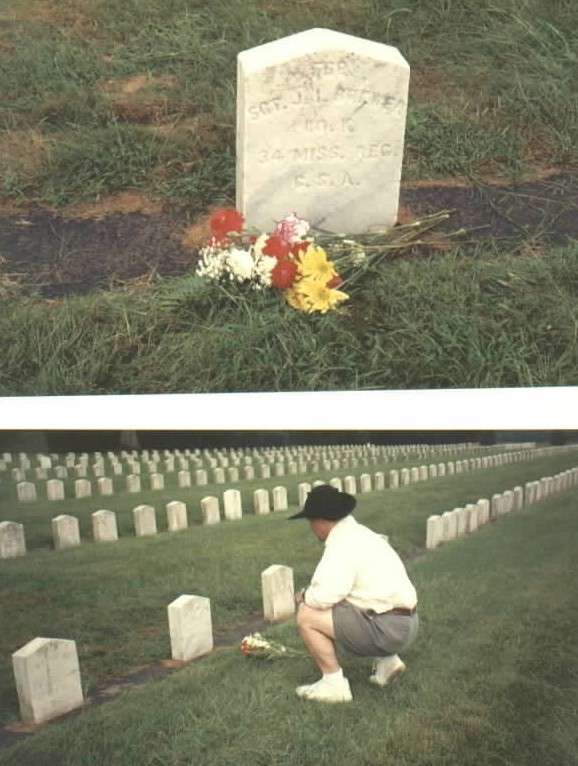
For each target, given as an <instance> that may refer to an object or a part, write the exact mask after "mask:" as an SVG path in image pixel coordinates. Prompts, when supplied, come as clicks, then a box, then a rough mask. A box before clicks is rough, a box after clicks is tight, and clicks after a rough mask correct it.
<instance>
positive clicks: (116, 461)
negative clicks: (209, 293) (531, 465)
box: [0, 443, 534, 502]
mask: <svg viewBox="0 0 578 766" xmlns="http://www.w3.org/2000/svg"><path fill="white" fill-rule="evenodd" d="M516 446H517V448H518V449H521V448H523V446H524V445H516ZM527 446H534V445H533V444H528V445H527ZM507 448H508V445H503V449H507ZM488 449H489V447H481V446H479V445H477V444H474V443H463V444H448V445H436V446H433V447H432V446H427V445H406V446H399V447H385V446H379V447H378V446H375V445H356V446H348V445H336V446H333V447H331V446H329V447H327V446H313V447H296V448H290V447H286V448H281V449H274V450H271V449H269V450H267V449H265V450H262V451H259V450H252V452H251V454H244V453H242V452H234V451H231V452H230V453H229V454H226V453H224V452H221V451H219V450H215V451H214V452H211V451H209V450H204V451H203V452H202V453H201V452H200V451H199V450H196V451H195V452H193V453H191V451H190V450H185V451H184V452H181V451H180V450H175V451H174V453H171V452H170V451H169V450H164V451H163V453H162V454H161V453H159V452H158V450H153V451H152V452H149V451H148V450H144V451H143V452H141V454H140V455H139V454H138V453H136V452H132V453H127V452H125V451H123V452H121V453H120V457H119V456H118V455H117V454H116V453H114V452H108V453H107V454H106V456H103V455H102V453H99V452H95V453H94V455H93V462H92V463H90V456H89V455H88V453H82V454H80V455H76V454H75V453H69V454H68V455H66V457H65V458H64V463H62V462H61V460H62V459H61V458H60V456H59V455H42V454H38V455H37V456H36V459H35V460H34V459H33V458H31V457H29V456H28V455H26V454H25V453H20V454H19V455H18V456H17V457H16V459H14V458H13V456H12V455H11V454H10V453H4V455H3V458H2V459H1V460H0V477H1V476H2V475H6V476H8V477H9V478H11V479H12V481H14V482H17V483H19V484H22V496H21V497H20V498H19V499H20V500H21V501H22V502H33V501H34V500H35V499H36V494H35V492H34V491H33V490H31V489H30V487H29V486H28V485H29V484H32V483H33V482H32V481H30V482H27V479H28V476H27V473H28V472H30V471H33V474H34V475H33V477H31V478H33V479H36V480H38V481H43V480H47V481H50V480H51V479H53V478H54V479H60V480H65V479H68V478H69V477H70V476H71V475H72V476H74V477H76V478H88V477H89V472H90V478H96V479H98V478H107V477H108V476H110V475H112V476H123V475H125V473H126V474H127V476H126V479H127V489H128V491H131V487H130V486H128V482H129V479H130V477H131V476H140V475H141V473H142V472H143V471H146V472H147V473H148V475H149V481H151V483H152V481H153V479H155V478H156V477H157V475H161V476H163V475H167V474H171V473H175V472H177V473H178V476H179V480H180V479H181V476H182V481H183V486H189V484H188V483H187V482H190V479H191V473H190V469H191V467H192V468H193V469H196V470H194V476H195V481H196V484H197V485H199V486H201V485H205V484H208V483H209V476H210V475H211V476H212V480H213V483H215V484H223V483H225V481H226V480H228V481H238V480H239V477H240V473H239V472H240V471H242V473H243V478H244V479H249V480H250V479H254V478H255V475H256V474H258V475H259V476H260V478H270V476H271V475H272V474H273V475H277V476H284V475H285V474H292V475H295V474H301V473H307V472H315V471H317V470H319V469H320V468H321V469H322V470H331V468H335V467H340V466H341V467H352V468H355V467H356V466H357V465H358V464H360V463H361V464H365V465H368V464H373V465H376V464H378V463H380V462H384V463H386V462H388V461H389V460H398V459H407V458H409V457H411V456H412V455H414V454H415V455H419V456H420V457H421V458H422V459H424V458H426V457H427V456H428V455H430V456H433V455H435V454H440V453H441V454H447V453H449V452H452V453H455V454H456V455H459V454H460V453H462V452H465V451H467V452H470V453H472V454H483V453H484V452H487V451H488ZM34 462H36V463H37V465H33V463H34ZM13 463H14V465H13ZM337 463H339V464H340V465H337ZM49 474H52V476H50V475H49ZM187 474H188V476H187ZM53 486H54V487H55V488H56V487H58V486H59V485H57V484H53ZM99 486H102V487H103V488H106V487H108V486H109V484H108V483H105V482H103V483H102V484H101V485H99ZM99 491H101V490H99ZM106 493H107V490H106V489H104V490H103V491H102V494H106ZM54 494H55V495H56V494H57V491H55V493H54ZM49 499H51V498H49ZM53 499H62V498H56V497H54V498H53Z"/></svg>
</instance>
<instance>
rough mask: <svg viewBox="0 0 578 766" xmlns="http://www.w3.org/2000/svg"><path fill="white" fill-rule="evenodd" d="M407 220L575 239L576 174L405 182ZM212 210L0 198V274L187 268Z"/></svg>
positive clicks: (151, 272)
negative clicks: (55, 206) (55, 207)
mask: <svg viewBox="0 0 578 766" xmlns="http://www.w3.org/2000/svg"><path fill="white" fill-rule="evenodd" d="M401 205H402V208H401V210H402V215H403V218H404V220H407V219H411V218H414V217H417V216H420V215H425V214H427V213H434V212H437V211H440V210H448V211H451V215H450V217H449V219H448V221H447V222H446V223H445V224H444V225H443V226H441V227H439V229H438V231H443V230H446V231H452V232H454V231H457V230H459V229H462V228H463V229H466V230H467V234H466V235H465V240H466V241H467V242H470V243H474V242H482V241H484V240H488V239H490V238H492V239H493V240H494V241H495V242H496V244H497V246H498V248H499V250H500V251H501V252H504V253H507V252H510V251H511V250H512V249H515V248H517V247H519V246H520V244H522V243H524V242H527V243H529V244H531V245H532V246H534V247H539V246H549V245H556V244H566V243H568V242H570V241H573V240H574V241H575V240H578V172H576V171H567V172H560V171H558V172H552V173H550V174H544V175H543V176H541V177H539V178H535V179H532V180H527V181H524V182H521V183H519V184H516V185H513V186H501V185H499V184H497V183H491V182H490V183H487V184H479V183H477V184H476V185H475V186H466V185H463V184H460V183H457V182H455V181H453V180H451V179H449V180H447V181H445V182H438V183H427V184H422V183H416V184H412V185H406V186H405V188H404V189H403V191H402V195H401ZM206 221H207V215H206V211H201V210H167V209H163V207H162V205H161V204H160V203H157V202H155V201H154V200H149V199H146V198H143V197H141V196H139V195H137V194H122V195H119V196H117V197H114V198H110V199H104V200H101V201H100V203H98V204H95V205H86V204H85V205H78V206H75V207H74V208H71V209H69V210H64V211H59V212H55V211H52V210H49V209H42V208H35V209H31V208H26V209H25V208H15V207H8V206H4V207H2V206H0V275H2V274H3V275H4V276H5V277H8V278H11V279H14V280H16V281H18V282H21V283H23V284H26V285H30V286H34V287H35V288H36V289H37V290H38V294H39V295H40V296H41V297H43V298H47V299H60V298H64V297H67V296H71V295H83V294H86V293H88V292H90V291H91V290H94V289H108V288H111V287H115V286H120V285H123V284H126V283H130V282H134V281H135V280H136V281H138V280H141V281H145V280H148V279H152V278H154V277H155V276H157V275H158V276H165V277H166V276H178V275H182V274H186V273H187V272H190V271H191V270H192V269H193V268H194V266H195V262H196V252H197V249H198V247H199V246H200V245H201V244H202V243H203V242H204V241H206V239H207V237H208V227H207V224H206Z"/></svg>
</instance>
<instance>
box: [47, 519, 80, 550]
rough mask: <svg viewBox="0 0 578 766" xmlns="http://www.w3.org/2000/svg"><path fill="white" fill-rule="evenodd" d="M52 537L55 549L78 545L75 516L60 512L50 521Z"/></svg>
mask: <svg viewBox="0 0 578 766" xmlns="http://www.w3.org/2000/svg"><path fill="white" fill-rule="evenodd" d="M51 526H52V539H53V541H54V547H55V549H56V550H62V549H63V548H73V547H75V546H77V545H80V529H79V525H78V519H77V518H76V516H67V515H66V514H60V515H59V516H55V517H54V518H53V519H52V521H51Z"/></svg>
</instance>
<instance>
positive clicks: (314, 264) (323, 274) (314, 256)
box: [298, 245, 337, 284]
mask: <svg viewBox="0 0 578 766" xmlns="http://www.w3.org/2000/svg"><path fill="white" fill-rule="evenodd" d="M298 272H299V274H301V276H303V277H316V278H318V279H320V280H321V281H322V282H323V284H325V282H329V280H330V279H332V277H335V276H336V275H337V272H336V271H335V266H334V265H333V264H332V263H331V261H329V260H328V259H327V253H326V252H325V250H323V248H322V247H317V246H316V245H310V246H309V247H308V248H307V250H305V252H304V253H301V255H300V256H299V265H298Z"/></svg>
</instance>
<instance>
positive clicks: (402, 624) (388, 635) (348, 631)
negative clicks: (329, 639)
mask: <svg viewBox="0 0 578 766" xmlns="http://www.w3.org/2000/svg"><path fill="white" fill-rule="evenodd" d="M332 614H333V630H334V631H335V638H336V639H337V641H338V642H339V644H341V645H342V646H343V647H344V648H345V649H346V650H347V651H348V652H349V653H350V654H354V655H358V656H360V657H386V656H387V655H389V654H398V653H399V652H401V651H403V650H404V649H407V648H408V646H410V644H411V643H412V642H413V640H414V639H415V637H416V635H417V631H418V627H419V617H418V614H417V612H414V613H413V615H412V616H411V617H410V616H409V615H403V614H391V613H387V612H386V613H385V614H375V612H372V611H369V612H365V611H363V610H361V609H359V608H358V607H356V606H353V604H349V603H348V602H347V601H341V602H340V603H339V604H335V606H334V607H333V608H332Z"/></svg>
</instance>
